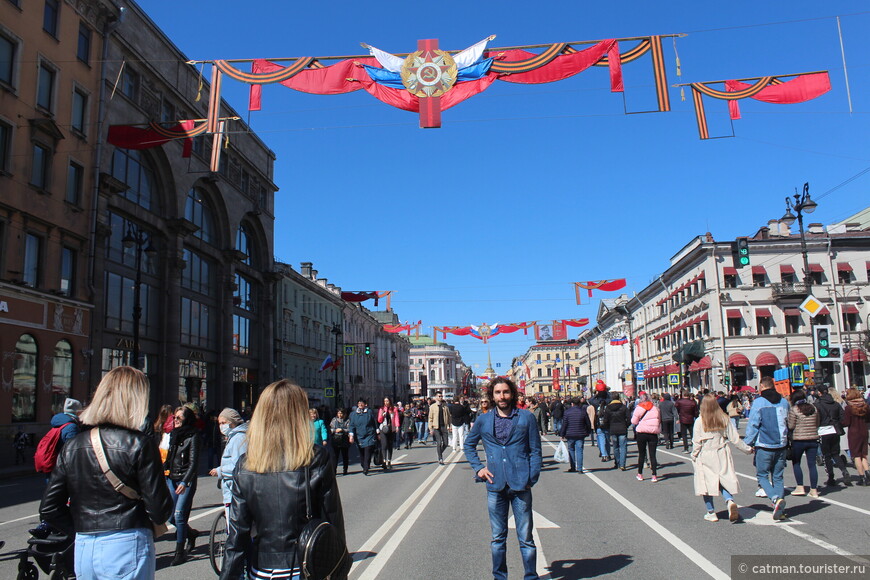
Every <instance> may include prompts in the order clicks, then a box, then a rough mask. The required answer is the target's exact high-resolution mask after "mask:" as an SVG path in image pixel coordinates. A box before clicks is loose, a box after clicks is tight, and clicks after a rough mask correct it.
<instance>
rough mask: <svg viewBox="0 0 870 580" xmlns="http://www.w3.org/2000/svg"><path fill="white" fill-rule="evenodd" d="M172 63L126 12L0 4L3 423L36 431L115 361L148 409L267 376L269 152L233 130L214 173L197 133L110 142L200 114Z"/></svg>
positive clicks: (212, 397)
mask: <svg viewBox="0 0 870 580" xmlns="http://www.w3.org/2000/svg"><path fill="white" fill-rule="evenodd" d="M186 61H187V58H186V57H185V55H184V54H182V53H181V52H180V51H179V50H178V49H177V48H176V47H175V46H174V45H173V44H172V42H171V41H170V40H169V39H168V38H166V36H165V35H164V34H163V33H162V32H161V31H160V30H159V29H158V28H157V26H156V25H155V24H154V23H153V22H152V21H151V20H150V19H149V18H148V16H147V15H146V14H145V13H144V12H143V11H142V10H141V9H140V8H139V7H138V6H137V5H136V4H135V2H125V3H124V8H120V7H119V6H118V5H117V4H115V3H114V2H111V1H109V0H77V1H75V2H73V1H65V2H60V1H57V2H54V1H47V2H41V3H31V2H4V3H2V4H0V69H2V70H0V188H2V191H3V196H2V199H0V331H2V332H0V352H2V353H3V356H2V360H0V371H2V372H0V376H2V379H3V384H4V389H3V391H2V392H0V425H13V424H25V425H27V429H28V430H34V431H39V430H41V429H44V424H45V423H46V422H47V421H48V420H49V418H50V416H51V414H52V413H53V412H55V411H56V410H57V409H58V408H59V406H60V405H62V403H63V399H64V398H65V397H66V396H67V395H70V396H74V397H76V398H79V399H81V400H82V401H87V400H88V398H89V396H90V393H91V392H92V390H93V388H94V387H95V386H96V384H97V382H98V381H99V379H100V377H101V376H102V374H104V373H105V372H107V371H108V370H110V369H111V368H114V367H116V366H119V365H122V364H135V363H138V364H139V366H141V368H143V370H144V371H145V372H146V373H147V374H148V377H149V379H150V381H151V391H152V405H153V406H154V407H156V406H157V405H159V404H163V403H170V404H177V403H187V402H194V403H199V404H201V405H203V406H205V407H208V408H220V407H221V406H224V405H233V406H236V407H239V408H244V407H246V406H250V404H251V403H252V402H253V401H254V399H255V396H256V392H257V389H259V388H260V387H262V386H263V385H264V384H266V383H268V382H269V381H270V380H271V378H272V377H273V367H272V348H270V346H271V344H272V319H273V317H272V310H273V306H272V304H273V298H272V288H273V277H274V274H273V262H272V255H273V251H272V245H273V242H272V238H273V222H274V217H273V213H272V212H273V209H272V203H273V197H274V192H275V190H276V187H275V185H274V184H273V183H272V171H273V164H274V161H275V156H274V154H273V153H272V151H271V150H269V149H268V147H266V146H265V145H264V144H263V143H262V141H260V140H259V139H258V138H257V137H256V136H255V135H253V134H252V133H250V132H248V131H246V130H245V129H244V127H243V126H241V129H240V130H239V131H237V136H236V137H235V138H234V139H233V142H231V143H230V144H229V145H228V146H227V147H225V148H223V147H222V148H221V167H220V170H219V171H217V172H211V171H210V170H209V161H210V157H211V145H212V143H211V140H210V139H206V138H204V137H199V138H197V139H196V140H195V141H194V142H193V147H192V154H191V155H190V157H182V152H183V149H184V147H183V143H182V142H180V141H176V142H169V143H166V144H165V145H163V146H161V147H155V148H150V149H145V150H132V149H122V148H120V147H116V146H113V145H111V144H109V143H108V140H107V135H108V131H109V127H110V126H111V125H133V126H141V127H145V126H148V124H149V123H152V122H153V123H158V124H164V126H165V125H175V124H176V123H177V122H178V121H179V120H182V119H201V118H203V117H205V107H206V104H205V103H207V101H208V98H207V96H206V98H203V99H197V97H198V93H199V92H200V77H199V71H197V70H196V69H195V68H194V67H192V66H190V65H187V64H185V63H186ZM32 63H35V65H33V66H31V64H32ZM202 90H203V91H204V92H205V93H206V94H207V91H208V87H207V86H205V87H203V89H202ZM221 115H222V116H227V117H232V116H236V115H235V113H234V112H233V111H232V110H231V109H229V108H228V107H227V106H226V105H224V106H223V109H222V111H221ZM137 307H138V308H137ZM137 331H138V340H137V339H136V337H137ZM136 351H138V353H139V355H138V360H136V356H135V355H134V352H136Z"/></svg>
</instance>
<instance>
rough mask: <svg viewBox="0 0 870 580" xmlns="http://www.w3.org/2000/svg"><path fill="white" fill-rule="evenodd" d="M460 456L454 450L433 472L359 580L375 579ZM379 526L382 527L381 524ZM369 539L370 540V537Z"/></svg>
mask: <svg viewBox="0 0 870 580" xmlns="http://www.w3.org/2000/svg"><path fill="white" fill-rule="evenodd" d="M460 457H462V454H461V453H457V452H454V453H453V454H452V455H451V457H450V458H449V459H448V460H447V467H446V468H445V469H442V470H438V471H436V472H435V474H436V475H437V476H438V477H437V479H436V480H435V482H434V483H433V484H432V485H431V486H430V487H429V489H428V490H427V491H426V494H425V495H424V496H423V498H422V499H421V500H420V501H419V502H417V503H416V504H415V505H414V509H413V510H412V511H411V513H410V514H408V517H407V518H405V519H404V520H403V521H402V525H400V526H399V527H398V529H396V531H395V532H394V533H393V535H392V536H390V538H389V539H388V540H387V541H386V542H385V543H384V545H383V547H382V548H381V550H380V551H379V552H378V553H377V555H376V556H375V557H374V558H373V559H372V560H370V561H369V564H368V566H366V569H365V570H364V571H363V573H362V574H361V575H360V577H359V580H376V579H377V577H378V575H379V574H380V573H381V570H383V568H384V566H385V565H386V564H387V562H388V561H389V559H390V557H391V556H392V555H393V553H394V552H395V551H396V548H398V547H399V544H401V543H402V542H403V541H404V540H405V536H406V535H407V534H408V532H409V531H410V529H411V527H412V526H413V525H414V524H415V523H416V522H417V519H419V517H420V515H421V514H422V513H423V510H425V509H426V506H428V505H429V502H430V501H432V498H433V497H435V493H436V492H437V491H438V490H439V489H440V488H441V486H442V485H443V484H444V482H445V481H446V480H447V477H448V476H449V475H450V472H451V471H453V468H454V467H456V465H457V460H458V459H459V458H460ZM430 477H431V476H430ZM427 483H428V479H427ZM424 486H425V484H424ZM421 489H422V488H421ZM418 491H419V490H418ZM415 495H416V494H415ZM409 501H410V498H409ZM408 503H409V502H405V505H407V504H408ZM403 511H404V510H403ZM381 527H382V528H383V526H381ZM378 532H380V530H378ZM369 541H371V539H370V540H369ZM373 545H374V544H373ZM366 551H370V550H366ZM358 563H359V562H356V563H355V565H356V564H358ZM351 573H353V570H351Z"/></svg>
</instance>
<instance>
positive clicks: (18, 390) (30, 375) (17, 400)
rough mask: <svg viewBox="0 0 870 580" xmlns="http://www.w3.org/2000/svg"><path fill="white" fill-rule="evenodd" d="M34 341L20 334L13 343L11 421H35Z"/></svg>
mask: <svg viewBox="0 0 870 580" xmlns="http://www.w3.org/2000/svg"><path fill="white" fill-rule="evenodd" d="M37 354H38V353H37V349H36V340H35V339H34V338H33V337H32V336H31V335H29V334H22V335H21V336H20V337H19V338H18V342H17V343H15V365H14V367H13V369H12V420H13V421H18V422H21V421H36V370H37V367H36V363H37V361H38V360H39V358H38V356H37Z"/></svg>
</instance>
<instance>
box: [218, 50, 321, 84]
mask: <svg viewBox="0 0 870 580" xmlns="http://www.w3.org/2000/svg"><path fill="white" fill-rule="evenodd" d="M313 62H314V57H313V56H306V57H302V58H299V59H296V61H295V62H293V64H291V65H290V66H288V67H287V68H282V69H280V70H276V71H274V72H269V73H246V72H244V71H241V70H239V69H237V68H235V67H234V66H232V65H230V64H229V63H228V62H226V61H224V60H216V61H214V65H215V66H216V67H217V68H218V69H219V70H220V71H221V72H222V73H224V74H225V75H227V76H229V77H230V78H234V79H236V80H237V81H241V82H243V83H248V84H252V85H265V84H269V83H280V82H281V81H286V80H287V79H290V78H293V77H294V76H296V75H297V74H299V73H300V72H302V71H303V70H305V69H306V68H308V67H309V66H310V65H311V64H312V63H313ZM321 67H322V65H321Z"/></svg>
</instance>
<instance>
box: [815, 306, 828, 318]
mask: <svg viewBox="0 0 870 580" xmlns="http://www.w3.org/2000/svg"><path fill="white" fill-rule="evenodd" d="M830 313H831V311H830V310H828V307H827V306H822V307H821V308H820V309H819V311H818V312H816V316H827V315H828V314H830Z"/></svg>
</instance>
